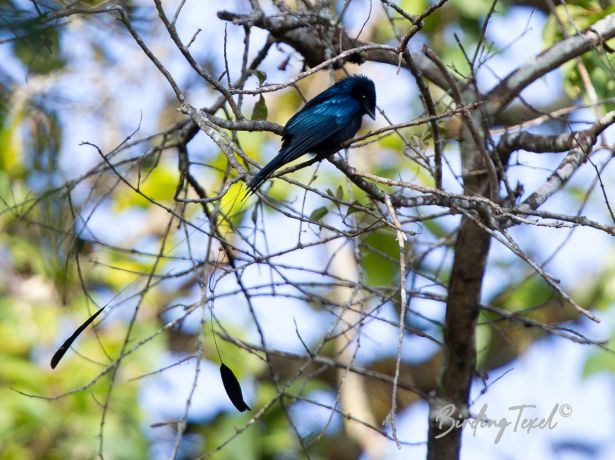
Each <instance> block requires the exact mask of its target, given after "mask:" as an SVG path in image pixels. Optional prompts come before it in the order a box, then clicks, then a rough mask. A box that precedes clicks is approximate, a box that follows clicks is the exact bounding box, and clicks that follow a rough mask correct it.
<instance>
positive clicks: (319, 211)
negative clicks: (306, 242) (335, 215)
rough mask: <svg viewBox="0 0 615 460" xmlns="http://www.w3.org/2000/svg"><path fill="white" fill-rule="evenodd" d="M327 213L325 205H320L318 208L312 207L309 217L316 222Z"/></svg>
mask: <svg viewBox="0 0 615 460" xmlns="http://www.w3.org/2000/svg"><path fill="white" fill-rule="evenodd" d="M328 213H329V210H328V209H327V208H326V207H325V206H322V207H320V208H316V209H314V210H313V211H312V214H310V217H309V219H310V220H311V221H313V222H318V221H319V220H320V219H322V218H323V217H325V216H326V215H327V214H328Z"/></svg>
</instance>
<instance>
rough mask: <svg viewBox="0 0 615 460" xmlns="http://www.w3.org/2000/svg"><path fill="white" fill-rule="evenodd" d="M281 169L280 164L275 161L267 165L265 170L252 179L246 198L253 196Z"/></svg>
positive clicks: (264, 167)
mask: <svg viewBox="0 0 615 460" xmlns="http://www.w3.org/2000/svg"><path fill="white" fill-rule="evenodd" d="M279 167H280V165H279V164H277V162H275V161H271V162H269V163H267V164H266V165H265V166H263V168H262V169H261V170H260V171H259V172H258V173H256V175H255V176H254V177H253V178H252V180H251V181H250V182H248V191H247V192H246V196H245V198H248V197H249V196H251V195H252V194H253V193H254V192H256V190H258V188H259V187H260V186H261V185H263V182H265V181H266V180H267V179H269V177H270V176H271V175H272V174H273V172H274V171H275V170H276V169H278V168H279Z"/></svg>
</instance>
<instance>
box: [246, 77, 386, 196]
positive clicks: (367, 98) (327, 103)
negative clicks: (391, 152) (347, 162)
mask: <svg viewBox="0 0 615 460" xmlns="http://www.w3.org/2000/svg"><path fill="white" fill-rule="evenodd" d="M366 114H367V115H369V116H370V117H371V118H372V119H374V120H375V119H376V88H375V86H374V82H373V81H371V80H370V79H369V78H367V77H366V76H364V75H353V76H350V77H347V78H344V79H343V80H340V81H338V82H337V83H336V84H334V85H333V86H331V87H330V88H329V89H327V90H325V91H323V92H322V93H320V94H319V95H318V96H316V97H314V98H313V99H310V100H309V101H308V102H307V103H306V104H305V106H304V107H303V108H302V109H301V110H300V111H299V112H297V113H296V114H295V115H293V117H292V118H291V119H290V120H288V122H287V123H286V126H284V130H283V131H282V148H281V149H280V152H279V153H278V154H277V155H276V157H275V158H274V159H273V160H271V161H270V162H269V163H267V164H266V165H265V167H264V168H263V169H261V170H260V171H259V172H258V174H256V175H255V176H254V177H253V178H252V180H251V181H250V183H249V184H248V195H250V194H252V193H254V192H255V191H256V190H257V189H258V188H259V187H260V186H261V184H262V183H263V182H265V181H266V180H267V179H268V178H269V177H270V176H271V175H272V174H273V172H274V171H275V170H276V169H278V168H280V167H282V166H284V165H285V164H287V163H290V162H291V161H293V160H296V159H297V158H299V157H300V156H302V155H304V154H306V153H312V154H314V155H316V157H317V158H318V159H319V160H322V159H323V158H325V157H327V156H329V155H332V154H334V153H335V152H337V151H338V150H340V149H341V148H342V144H343V143H344V142H345V141H347V140H348V139H352V137H353V136H354V135H355V133H356V132H357V131H358V130H359V128H360V127H361V119H362V118H363V115H366Z"/></svg>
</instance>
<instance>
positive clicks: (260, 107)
mask: <svg viewBox="0 0 615 460" xmlns="http://www.w3.org/2000/svg"><path fill="white" fill-rule="evenodd" d="M266 119H267V104H265V98H264V97H263V95H262V94H261V95H260V97H259V98H258V101H256V104H254V111H253V112H252V120H266Z"/></svg>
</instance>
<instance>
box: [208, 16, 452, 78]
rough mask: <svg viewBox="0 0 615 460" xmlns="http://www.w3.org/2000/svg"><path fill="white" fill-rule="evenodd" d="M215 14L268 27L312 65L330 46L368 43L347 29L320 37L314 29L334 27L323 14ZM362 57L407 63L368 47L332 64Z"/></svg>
mask: <svg viewBox="0 0 615 460" xmlns="http://www.w3.org/2000/svg"><path fill="white" fill-rule="evenodd" d="M218 17H219V18H220V19H222V20H224V21H230V22H233V23H234V24H240V25H248V26H256V27H258V28H261V29H265V30H268V31H269V32H270V33H271V35H272V36H273V37H274V38H275V39H276V40H277V41H279V42H281V43H286V44H287V45H290V46H292V47H293V48H294V49H296V50H297V51H298V52H299V53H300V54H301V55H302V56H303V58H304V59H305V63H306V64H307V65H308V66H310V67H315V66H317V65H319V64H320V63H321V62H323V61H325V60H327V59H328V58H330V49H334V50H337V51H338V52H344V51H348V50H351V49H354V48H359V47H362V46H368V45H369V43H366V42H363V41H361V40H355V39H353V38H351V37H349V36H348V35H347V34H346V31H345V30H343V29H341V28H339V30H336V31H335V33H333V34H332V36H333V43H327V41H326V40H325V39H323V36H327V34H323V35H320V34H316V33H314V30H313V29H314V28H321V29H325V30H326V29H327V28H330V27H333V25H332V24H331V23H330V22H329V21H328V20H327V19H326V18H323V17H321V16H317V15H303V16H301V18H298V17H291V16H283V17H282V16H276V17H268V16H264V15H262V14H258V13H252V14H249V15H248V14H237V13H232V12H229V11H219V12H218ZM411 56H412V60H413V61H414V62H415V64H416V65H417V67H418V68H419V69H420V71H421V72H422V73H423V74H424V75H425V77H427V78H428V79H429V80H431V81H432V82H434V83H435V84H437V85H438V86H440V87H441V88H444V89H447V88H448V84H447V82H446V80H444V79H443V78H442V76H441V75H440V73H439V72H438V70H437V69H436V67H435V66H434V65H433V64H432V63H431V62H430V61H429V60H428V59H426V58H425V57H424V56H423V55H421V54H419V53H416V54H415V53H411ZM364 61H373V62H382V63H385V64H390V65H394V66H396V67H398V66H401V67H407V64H406V63H405V62H404V61H403V60H402V59H401V56H400V54H399V52H397V51H396V50H395V49H394V48H391V49H371V50H367V51H362V52H360V53H355V54H352V55H351V56H348V58H346V59H345V60H339V61H337V62H336V64H335V65H334V67H337V68H339V67H341V66H342V65H343V64H344V62H354V63H356V64H360V63H363V62H364Z"/></svg>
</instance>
